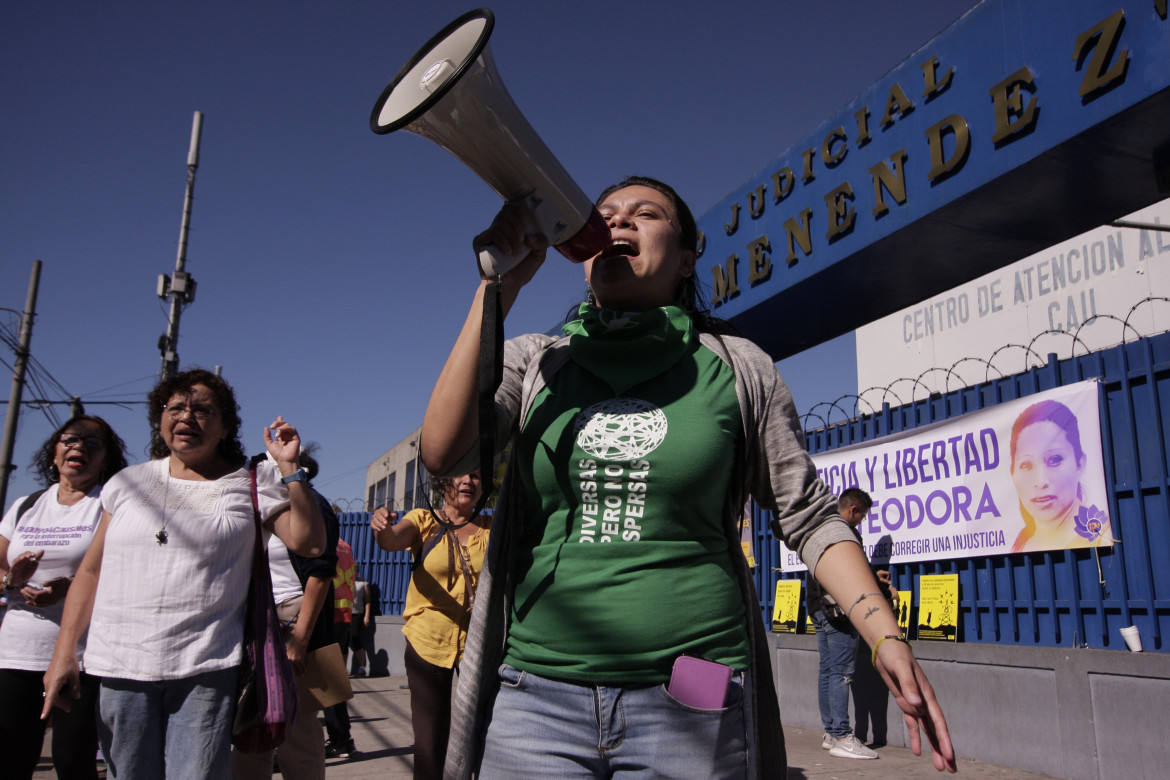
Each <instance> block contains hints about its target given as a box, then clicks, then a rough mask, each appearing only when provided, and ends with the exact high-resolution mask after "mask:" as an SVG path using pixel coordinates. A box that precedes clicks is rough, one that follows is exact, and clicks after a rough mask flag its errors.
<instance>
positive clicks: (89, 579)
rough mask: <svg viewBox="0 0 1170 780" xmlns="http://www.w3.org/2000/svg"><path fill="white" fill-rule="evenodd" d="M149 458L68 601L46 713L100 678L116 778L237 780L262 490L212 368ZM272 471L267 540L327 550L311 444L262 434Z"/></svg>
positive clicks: (228, 392)
mask: <svg viewBox="0 0 1170 780" xmlns="http://www.w3.org/2000/svg"><path fill="white" fill-rule="evenodd" d="M148 403H149V407H148V408H149V411H148V415H149V419H150V424H151V456H152V457H153V458H154V460H151V461H149V462H147V463H142V464H139V465H136V466H131V467H129V468H127V469H125V470H123V471H122V472H121V473H120V474H118V476H117V477H115V478H114V479H113V480H111V481H110V483H109V484H108V485H107V486H106V489H105V490H104V491H103V493H102V497H101V501H102V510H103V511H102V516H101V520H100V522H99V524H98V528H97V532H96V534H95V535H94V541H93V545H92V546H91V547H90V549H89V552H88V553H87V554H86V556H85V559H84V560H83V561H82V563H81V568H80V569H79V570H78V572H77V576H76V578H75V579H74V584H73V587H72V588H71V590H70V593H69V597H68V599H67V600H66V603H65V613H64V616H63V618H62V622H61V632H60V635H59V637H58V639H57V644H56V648H55V650H54V654H53V660H52V663H51V664H50V665H49V670H48V671H47V672H46V673H45V680H44V684H45V693H46V699H45V708H44V709H45V711H47V710H48V708H49V707H50V706H53V705H61V706H63V707H65V708H67V707H68V706H69V704H70V701H71V699H72V698H76V696H77V689H78V664H77V658H76V654H74V653H72V652H70V648H71V647H72V644H73V643H74V642H75V641H76V638H77V637H78V636H80V635H81V634H82V633H84V632H85V631H86V629H87V628H88V630H89V635H88V641H87V646H86V654H85V669H86V671H88V672H89V673H90V674H92V675H96V676H100V677H101V678H102V680H101V689H100V692H99V701H100V716H99V722H98V739H99V741H100V743H101V747H102V752H103V754H104V755H105V757H106V767H107V777H109V778H111V779H112V780H121V779H122V778H129V779H130V780H135V779H136V778H155V777H169V778H206V779H212V778H223V779H225V780H226V778H228V777H230V776H231V752H230V751H231V731H232V716H233V713H234V709H235V699H236V677H237V672H238V667H239V663H240V655H241V649H242V644H243V633H244V602H245V598H246V596H247V593H248V583H249V580H250V577H251V571H252V554H253V546H254V543H255V533H256V530H255V520H254V515H253V504H252V488H251V479H250V475H249V471H248V469H247V468H246V458H245V456H244V450H243V446H242V445H241V443H240V439H239V431H240V422H241V421H240V415H239V406H238V405H237V404H236V399H235V394H234V393H233V391H232V388H231V386H230V385H228V384H227V382H225V381H224V380H223V379H221V378H220V377H218V376H216V375H214V374H212V373H210V372H208V371H203V370H201V369H195V370H191V371H186V372H183V373H180V374H177V375H175V376H173V377H170V378H167V379H164V380H162V381H161V382H160V383H159V384H158V385H157V386H156V387H155V388H154V390H153V391H151V394H150V397H149V401H148ZM264 442H265V445H266V446H267V449H268V452H269V454H271V455H272V457H273V459H274V460H275V463H273V462H263V463H260V464H259V465H258V466H257V467H256V498H257V505H258V507H259V512H260V516H261V519H262V522H263V526H264V529H265V531H266V532H272V533H275V534H276V535H277V536H278V537H280V539H281V541H283V542H284V543H285V545H286V546H287V547H288V548H289V549H290V550H293V551H294V552H296V553H298V554H300V555H304V556H306V557H316V556H317V555H319V554H320V553H321V552H322V550H323V549H324V546H325V529H324V524H323V522H322V520H321V515H320V512H319V511H318V509H317V502H316V500H315V499H314V497H313V493H312V491H311V490H310V489H309V487H308V482H307V481H305V474H304V472H302V471H300V470H299V464H298V457H299V454H300V438H299V436H298V435H297V431H296V429H295V428H294V427H293V426H291V425H289V424H288V423H287V422H285V420H284V418H282V417H278V418H276V420H275V421H274V422H273V423H271V425H269V426H268V427H267V428H265V430H264Z"/></svg>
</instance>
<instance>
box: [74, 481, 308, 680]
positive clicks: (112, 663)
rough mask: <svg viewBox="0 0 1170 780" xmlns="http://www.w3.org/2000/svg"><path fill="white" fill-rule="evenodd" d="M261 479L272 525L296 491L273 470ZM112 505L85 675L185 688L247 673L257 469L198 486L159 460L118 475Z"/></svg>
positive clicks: (262, 501) (264, 511)
mask: <svg viewBox="0 0 1170 780" xmlns="http://www.w3.org/2000/svg"><path fill="white" fill-rule="evenodd" d="M256 476H257V488H258V490H257V493H258V497H259V505H260V515H261V517H262V518H263V519H264V520H268V519H269V518H270V517H272V516H274V515H276V514H279V513H280V512H281V511H283V510H284V509H286V508H287V507H288V505H289V502H288V489H287V488H286V487H285V486H284V485H283V484H282V483H281V481H280V472H279V471H278V470H277V468H276V466H275V465H274V464H272V463H271V462H262V463H260V465H259V466H258V467H257V474H256ZM102 506H103V508H104V509H105V510H106V511H107V512H109V513H110V515H111V519H110V525H109V528H108V529H106V537H105V545H104V548H103V551H102V569H101V577H100V579H99V580H98V588H97V595H96V598H95V600H94V607H93V617H92V619H91V621H90V627H89V641H88V645H87V648H86V653H85V670H86V671H87V672H89V673H90V674H94V675H100V676H102V677H115V678H122V679H130V680H177V679H182V678H185V677H191V676H193V675H196V674H202V673H204V672H211V671H218V670H221V669H228V668H231V667H233V666H235V665H237V664H238V663H239V660H240V648H241V646H242V641H243V625H244V600H245V596H247V593H248V582H249V580H250V578H251V573H252V555H253V545H254V543H255V535H254V531H253V528H254V521H253V519H252V499H251V490H250V487H249V480H248V470H247V469H246V468H242V469H239V470H237V471H233V472H232V473H230V474H228V475H226V476H223V477H220V478H219V479H217V480H213V481H209V482H202V481H192V480H184V479H175V478H173V477H171V476H170V469H169V458H162V459H160V460H153V461H150V462H149V463H143V464H140V465H137V466H130V467H128V468H125V469H123V470H122V471H120V472H119V473H118V474H116V475H115V476H114V477H113V478H112V479H111V480H110V481H109V482H108V483H107V484H106V486H105V489H104V490H103V491H102ZM160 531H165V538H166V543H165V544H160V543H159V542H158V538H157V536H158V534H159V532H160Z"/></svg>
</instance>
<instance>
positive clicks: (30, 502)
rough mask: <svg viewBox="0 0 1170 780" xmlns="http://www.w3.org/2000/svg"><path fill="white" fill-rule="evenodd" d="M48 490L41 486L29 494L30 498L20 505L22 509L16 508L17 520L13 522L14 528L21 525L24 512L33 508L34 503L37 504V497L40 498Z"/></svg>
mask: <svg viewBox="0 0 1170 780" xmlns="http://www.w3.org/2000/svg"><path fill="white" fill-rule="evenodd" d="M48 491H49V489H48V488H41V489H40V490H38V491H37V492H35V493H30V494H29V496H28V498H26V499H25V500H24V502H23V503H22V504H21V505H20V509H17V510H16V522H15V523H13V526H12V527H13V528H15V527H16V526H18V525H20V518H22V517H24V513H25V512H27V511H28V510H30V509H32V508H33V504H35V503H36V502H37V499H38V498H40V497H41V496H43V495H44V494H45V493H47V492H48Z"/></svg>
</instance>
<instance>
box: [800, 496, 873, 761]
mask: <svg viewBox="0 0 1170 780" xmlns="http://www.w3.org/2000/svg"><path fill="white" fill-rule="evenodd" d="M872 506H873V499H872V498H870V496H869V494H868V493H866V492H865V491H863V490H861V489H860V488H848V489H847V490H844V491H842V492H841V495H840V497H839V498H838V503H837V509H838V511H839V512H840V513H841V517H842V518H843V519H844V520H845V522H846V523H848V524H849V526H850V527H851V528H852V529H853V533H855V534H857V542H858V544H861V543H862V542H861V534H860V533H859V532H858V530H857V527H858V526H859V525H861V521H862V520H863V519H864V518H865V516H866V515H867V514H869V509H870V507H872ZM862 549H864V545H862ZM805 603H806V606H807V608H808V614H809V617H810V618H811V619H812V622H813V625H815V626H816V629H817V653H818V654H819V655H820V671H819V676H818V681H817V682H818V685H817V691H818V702H819V704H820V709H821V723H822V724H823V725H824V727H825V735H824V737H822V738H821V747H823V748H825V749H826V750H828V751H829V755H831V756H837V757H838V758H877V757H878V754H877V753H876V752H874V751H873V750H870V749H869V748H867V747H866V746H865V745H863V744H861V740H859V739H858V738H857V737H856V736H855V735H854V734H853V728H852V727H851V726H850V725H849V686H850V683H851V682H852V680H853V670H854V663H855V658H856V655H857V639H858V638H857V631H856V630H854V628H853V625H852V624H851V623H850V622H849V615H848V614H847V613H846V611H845V610H843V609H842V608H841V605H839V604H838V603H837V602H836V601H834V600H833V597H832V596H830V595H829V594H828V593H826V592H825V591H824V590H823V589H822V588H821V586H820V584H819V583H818V582H817V581H816V578H815V577H812V576H810V577H809V578H808V598H807V599H806V602H805Z"/></svg>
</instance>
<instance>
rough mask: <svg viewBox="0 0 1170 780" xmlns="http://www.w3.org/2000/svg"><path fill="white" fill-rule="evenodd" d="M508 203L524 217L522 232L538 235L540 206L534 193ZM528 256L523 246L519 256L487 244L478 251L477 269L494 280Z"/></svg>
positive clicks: (525, 247)
mask: <svg viewBox="0 0 1170 780" xmlns="http://www.w3.org/2000/svg"><path fill="white" fill-rule="evenodd" d="M508 202H509V203H513V204H516V205H517V206H519V207H520V213H521V214H522V215H523V217H524V232H526V233H531V234H532V235H534V236H535V235H539V234H540V232H541V229H540V225H539V224H538V223H537V221H536V207H537V206H538V205H540V202H541V199H540V196H539V195H537V194H536V191H535V190H533V191H531V192H529V193H528V194H526V195H521V196H520V197H518V198H513V199H512V200H510V201H508ZM530 254H532V251H531V250H530V249H528V247H527V246H524V245H521V247H520V254H516V255H506V254H504V253H503V252H501V251H500V249H499V247H497V246H494V245H491V244H489V245H488V246H485V247H484V248H483V249H481V250H479V268H480V270H481V271H482V272H483V274H484V276H486V277H487V278H488V279H495V278H496V277H498V276H503V275H504V274H506V273H508V272H509V271H511V270H512V269H513V268H515V267H516V266H518V265H520V263H522V262H523V261H524V258H526V257H528V255H530Z"/></svg>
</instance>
